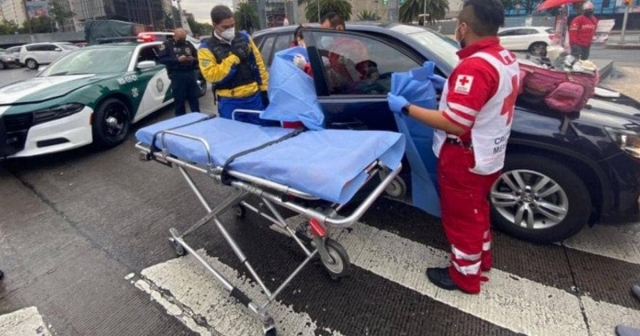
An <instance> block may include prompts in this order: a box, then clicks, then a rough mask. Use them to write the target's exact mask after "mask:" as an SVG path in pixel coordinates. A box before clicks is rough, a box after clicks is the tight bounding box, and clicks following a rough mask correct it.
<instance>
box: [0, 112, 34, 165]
mask: <svg viewBox="0 0 640 336" xmlns="http://www.w3.org/2000/svg"><path fill="white" fill-rule="evenodd" d="M31 126H33V114H32V113H24V114H16V115H8V116H7V115H5V116H1V117H0V158H2V157H4V156H9V155H13V154H15V153H17V152H19V151H21V150H23V149H24V144H25V142H26V140H27V134H28V133H29V128H31Z"/></svg>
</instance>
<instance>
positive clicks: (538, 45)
mask: <svg viewBox="0 0 640 336" xmlns="http://www.w3.org/2000/svg"><path fill="white" fill-rule="evenodd" d="M529 53H530V54H531V55H533V56H547V44H546V43H544V42H535V43H533V44H532V45H531V46H529Z"/></svg>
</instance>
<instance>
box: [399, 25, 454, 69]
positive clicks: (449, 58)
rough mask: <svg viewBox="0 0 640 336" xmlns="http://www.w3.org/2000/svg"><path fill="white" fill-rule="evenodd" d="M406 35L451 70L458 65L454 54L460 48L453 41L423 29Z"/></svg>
mask: <svg viewBox="0 0 640 336" xmlns="http://www.w3.org/2000/svg"><path fill="white" fill-rule="evenodd" d="M406 35H407V36H409V37H410V38H412V39H413V40H414V41H416V42H418V43H419V44H421V45H422V46H424V47H425V48H427V49H429V50H430V51H431V52H432V53H434V54H436V55H437V56H438V57H439V58H440V59H441V60H443V61H444V62H446V63H447V65H449V67H450V68H451V69H453V68H454V67H455V66H456V64H458V61H459V58H458V55H457V54H456V52H457V51H458V49H460V48H459V47H458V44H457V43H456V41H454V40H453V39H451V38H449V37H447V36H445V35H442V34H440V33H436V32H432V31H429V30H424V29H419V30H418V29H416V30H415V31H413V32H408V33H406Z"/></svg>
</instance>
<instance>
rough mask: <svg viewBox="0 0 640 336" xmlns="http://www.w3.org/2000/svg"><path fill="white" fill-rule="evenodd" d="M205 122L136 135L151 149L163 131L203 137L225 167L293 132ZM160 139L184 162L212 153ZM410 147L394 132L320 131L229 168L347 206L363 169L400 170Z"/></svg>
mask: <svg viewBox="0 0 640 336" xmlns="http://www.w3.org/2000/svg"><path fill="white" fill-rule="evenodd" d="M203 118H206V115H205V114H202V113H189V114H186V115H183V116H180V117H175V118H172V119H169V120H165V121H162V122H159V123H157V124H154V125H151V126H147V127H144V128H142V129H140V130H139V131H138V132H136V138H137V139H138V141H140V142H142V143H144V144H146V145H150V144H151V142H152V139H153V136H154V134H156V133H157V132H159V131H161V130H167V129H174V131H175V132H179V133H182V134H188V135H191V136H195V137H200V138H202V139H204V140H205V141H206V142H207V144H208V145H209V146H210V151H209V154H210V155H211V157H212V160H213V164H214V165H215V166H221V165H223V164H224V163H225V162H226V160H227V159H228V158H229V157H231V156H232V155H234V154H236V153H239V152H242V151H244V150H247V149H250V148H255V147H257V146H260V145H262V144H264V143H266V142H269V141H272V140H276V139H278V138H281V137H282V136H284V135H286V134H288V133H290V132H292V131H293V130H291V129H285V128H280V127H261V126H257V125H253V124H248V123H243V122H240V121H235V120H229V119H223V118H213V119H208V120H205V121H201V122H197V123H194V124H192V125H187V126H183V127H180V126H182V125H185V124H189V123H192V122H194V121H197V120H199V119H203ZM161 141H162V139H161V137H160V136H158V137H157V138H156V142H155V145H156V146H157V147H158V148H166V149H167V150H168V152H169V153H170V154H172V155H174V156H176V157H178V158H180V159H182V160H185V161H190V162H195V163H199V164H206V163H207V162H208V160H207V150H206V149H205V147H204V146H203V145H202V143H201V142H198V141H194V140H189V139H185V138H182V137H177V136H173V135H166V136H165V141H166V147H165V146H163V144H162V142H161ZM404 149H405V140H404V136H403V135H402V134H400V133H395V132H383V131H350V130H321V131H307V132H303V133H301V134H299V135H297V136H295V137H292V138H289V139H286V140H284V141H282V142H279V143H277V144H274V145H271V146H268V147H266V148H264V149H261V150H258V151H255V152H251V153H249V154H247V155H243V156H240V157H238V158H237V159H236V160H235V161H233V163H231V164H230V165H229V169H231V170H234V171H239V172H242V173H246V174H250V175H252V176H257V177H261V178H264V179H267V180H269V181H273V182H277V183H280V184H284V185H287V186H290V187H293V188H295V189H298V190H300V191H303V192H306V193H309V194H311V195H314V196H316V197H319V198H321V199H324V200H327V201H331V202H336V203H346V202H348V201H349V200H350V199H351V198H352V197H353V195H354V194H355V193H356V192H357V191H358V189H360V187H362V185H363V184H364V182H365V180H366V178H367V175H366V174H365V173H364V169H365V168H366V167H367V166H368V165H369V164H371V163H372V162H373V161H375V160H376V159H380V160H381V161H382V162H383V163H384V164H385V165H387V166H388V167H390V168H392V169H396V168H397V167H398V166H399V164H400V161H401V160H402V156H403V154H404Z"/></svg>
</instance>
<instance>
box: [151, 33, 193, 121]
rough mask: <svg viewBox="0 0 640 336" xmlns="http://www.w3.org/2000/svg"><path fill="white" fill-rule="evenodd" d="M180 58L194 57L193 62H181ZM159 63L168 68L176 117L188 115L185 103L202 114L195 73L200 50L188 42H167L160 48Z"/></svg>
mask: <svg viewBox="0 0 640 336" xmlns="http://www.w3.org/2000/svg"><path fill="white" fill-rule="evenodd" d="M180 56H191V57H193V61H192V62H179V61H178V58H179V57H180ZM158 58H159V62H160V63H162V64H164V65H165V66H166V67H167V72H168V73H169V79H171V89H172V90H173V97H174V99H175V110H176V116H179V115H183V114H185V113H186V109H185V106H184V104H185V101H186V100H188V101H189V106H190V107H191V111H192V112H200V102H199V101H198V93H199V87H198V82H197V79H196V73H195V71H196V70H198V50H197V49H196V48H195V47H194V46H193V45H192V44H191V43H190V42H188V41H181V42H176V41H174V39H168V40H166V41H165V42H164V43H163V44H162V45H161V46H160V54H159V55H158Z"/></svg>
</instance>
